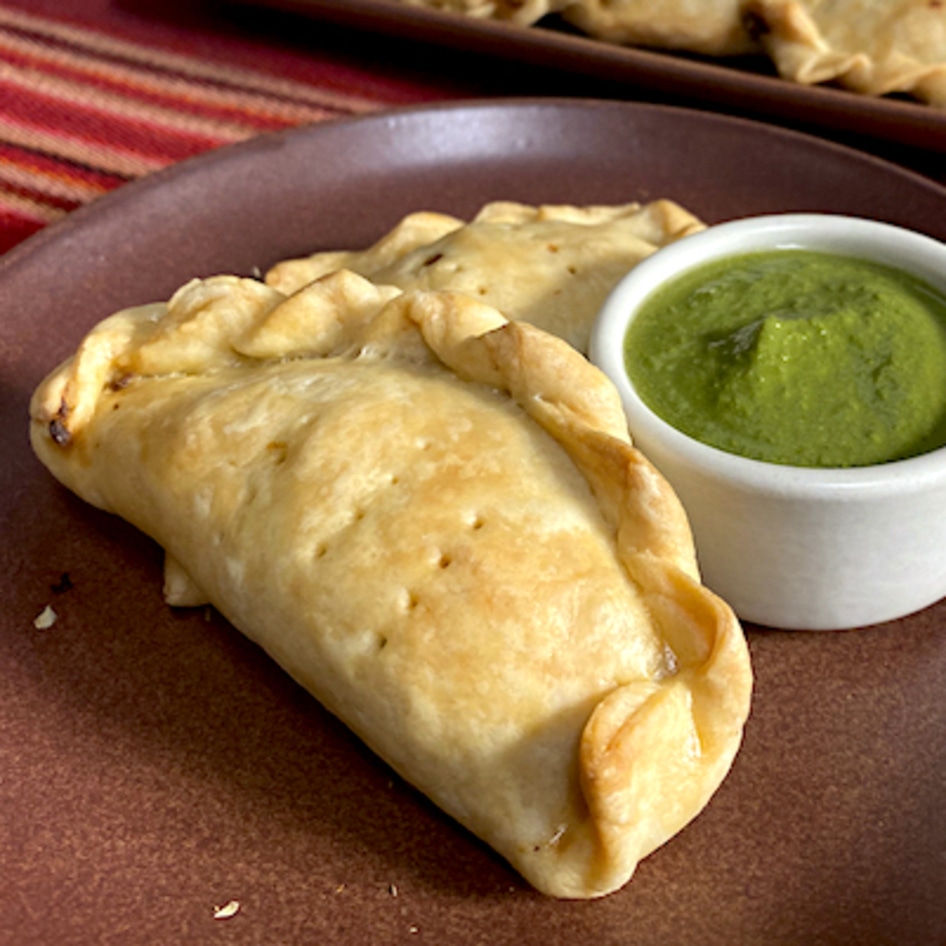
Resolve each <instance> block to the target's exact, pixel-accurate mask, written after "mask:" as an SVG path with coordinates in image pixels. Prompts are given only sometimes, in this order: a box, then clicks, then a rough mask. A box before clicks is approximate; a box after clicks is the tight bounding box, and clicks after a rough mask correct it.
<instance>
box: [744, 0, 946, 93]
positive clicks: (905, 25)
mask: <svg viewBox="0 0 946 946" xmlns="http://www.w3.org/2000/svg"><path fill="white" fill-rule="evenodd" d="M748 12H750V13H751V14H752V15H753V16H755V17H756V18H757V20H758V21H759V22H760V23H761V24H762V25H763V27H764V31H763V33H762V41H763V44H764V46H765V48H766V49H767V51H768V52H769V54H770V55H771V56H772V59H773V61H774V62H775V65H776V67H777V68H778V71H779V74H780V75H782V76H783V77H784V78H786V79H791V80H792V81H794V82H800V83H802V84H804V85H814V84H817V83H822V82H837V83H838V84H839V85H842V86H845V87H846V88H848V89H851V90H852V91H854V92H862V93H864V94H866V95H887V94H889V93H893V92H902V93H906V94H909V95H912V96H914V97H915V98H917V99H920V100H921V101H923V102H926V103H928V104H930V105H934V106H937V107H940V108H946V4H944V3H942V2H941V0H750V2H749V6H748Z"/></svg>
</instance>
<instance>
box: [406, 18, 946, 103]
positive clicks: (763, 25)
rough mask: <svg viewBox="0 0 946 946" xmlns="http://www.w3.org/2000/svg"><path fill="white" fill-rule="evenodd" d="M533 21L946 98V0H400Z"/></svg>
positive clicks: (803, 78) (880, 90)
mask: <svg viewBox="0 0 946 946" xmlns="http://www.w3.org/2000/svg"><path fill="white" fill-rule="evenodd" d="M400 2H401V3H404V4H406V5H408V6H420V7H431V8H434V9H438V10H441V11H443V12H451V13H456V14H461V15H465V16H469V17H474V18H478V19H495V20H503V21H507V22H509V23H513V24H516V25H519V26H524V27H528V26H533V25H536V24H538V23H539V21H540V20H541V19H542V18H543V17H544V16H547V15H549V14H553V15H556V16H558V17H560V18H561V20H563V21H564V22H565V23H568V24H570V25H571V26H574V27H575V28H577V29H579V30H581V31H582V32H583V33H585V34H586V35H588V36H590V37H592V38H593V39H599V40H602V41H603V42H609V43H617V44H621V45H625V46H640V47H649V48H652V49H662V50H670V51H677V52H685V53H696V54H698V55H703V56H711V57H733V56H742V55H749V54H754V55H758V54H767V55H768V57H769V58H770V59H771V60H772V63H773V65H774V66H775V69H776V70H777V71H778V74H779V75H780V76H781V77H782V78H783V79H785V80H786V81H789V82H796V83H800V84H802V85H818V84H822V83H835V84H837V85H839V86H842V87H844V88H847V89H849V90H851V91H853V92H859V93H861V94H864V95H873V96H881V95H888V94H891V93H903V94H905V95H909V96H911V97H913V98H915V99H917V100H919V101H920V102H924V103H927V104H929V105H933V106H934V107H940V108H942V107H946V5H944V4H943V3H942V2H941V0H526V2H525V3H522V4H517V3H514V2H511V0H400Z"/></svg>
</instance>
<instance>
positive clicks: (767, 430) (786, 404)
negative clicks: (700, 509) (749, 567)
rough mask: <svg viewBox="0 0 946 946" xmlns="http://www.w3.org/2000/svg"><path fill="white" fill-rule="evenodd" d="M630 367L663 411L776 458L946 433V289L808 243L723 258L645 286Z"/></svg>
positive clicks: (893, 452)
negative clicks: (653, 287)
mask: <svg viewBox="0 0 946 946" xmlns="http://www.w3.org/2000/svg"><path fill="white" fill-rule="evenodd" d="M625 363H626V366H627V371H628V375H629V377H630V378H631V381H632V382H633V384H634V386H635V387H636V389H637V391H638V393H639V394H640V396H641V398H642V399H643V400H644V402H645V403H646V404H647V405H648V406H649V407H650V408H651V410H653V411H654V412H655V413H657V414H658V415H660V416H661V417H662V418H663V419H664V420H666V421H667V422H668V423H670V424H672V425H673V426H674V427H677V428H678V429H680V430H682V431H683V432H684V433H687V434H689V435H690V436H691V437H694V438H695V439H697V440H701V441H703V442H704V443H708V444H711V445H712V446H714V447H718V448H720V449H722V450H726V451H728V452H730V453H737V454H740V455H742V456H745V457H751V458H753V459H757V460H766V461H769V462H771V463H783V464H791V465H795V466H808V467H852V466H867V465H869V464H874V463H885V462H889V461H892V460H898V459H904V458H906V457H911V456H916V455H917V454H921V453H925V452H927V451H929V450H933V449H935V448H937V447H940V446H943V445H944V444H946V296H944V295H943V294H942V293H939V292H937V291H936V290H935V289H934V288H933V287H931V286H929V285H927V284H926V283H924V282H923V281H921V280H919V279H916V278H914V277H913V276H911V275H909V274H907V273H904V272H901V271H899V270H896V269H893V268H890V267H887V266H883V265H880V264H877V263H872V262H868V261H866V260H861V259H854V258H849V257H842V256H835V255H833V254H828V253H821V252H813V251H807V250H773V251H768V252H760V253H751V254H747V255H744V256H738V257H733V258H729V259H725V260H719V261H716V262H713V263H710V264H707V265H706V266H703V267H699V268H697V269H696V270H694V271H691V272H689V273H686V274H684V275H683V276H681V277H680V278H679V279H677V280H675V281H674V282H672V283H670V284H669V285H667V286H665V287H664V288H663V289H661V290H660V291H658V292H657V293H655V294H654V295H653V296H651V298H650V299H648V300H647V302H646V303H645V304H644V306H643V308H642V309H641V311H640V312H639V313H638V315H637V316H636V317H635V318H634V320H633V322H632V323H631V325H630V328H629V329H628V332H627V336H626V339H625Z"/></svg>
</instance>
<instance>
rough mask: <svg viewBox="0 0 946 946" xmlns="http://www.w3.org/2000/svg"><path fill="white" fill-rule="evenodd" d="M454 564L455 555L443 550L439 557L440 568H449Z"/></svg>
mask: <svg viewBox="0 0 946 946" xmlns="http://www.w3.org/2000/svg"><path fill="white" fill-rule="evenodd" d="M452 564H453V556H452V555H451V554H450V553H449V552H441V553H440V558H438V559H437V567H438V568H449V567H450V566H451V565H452Z"/></svg>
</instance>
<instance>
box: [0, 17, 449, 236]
mask: <svg viewBox="0 0 946 946" xmlns="http://www.w3.org/2000/svg"><path fill="white" fill-rule="evenodd" d="M43 6H44V5H43V4H40V7H43ZM50 6H53V5H51V4H45V7H46V8H47V12H33V7H34V4H30V9H26V7H25V6H20V5H15V4H11V3H5V2H3V3H0V252H3V251H5V250H7V249H9V248H10V247H11V246H13V245H15V244H16V243H18V242H20V241H21V240H22V239H24V238H25V237H27V236H29V235H30V234H32V233H34V232H36V231H37V230H39V229H41V228H42V227H44V226H46V225H47V224H49V223H52V222H53V221H55V220H57V219H59V218H60V217H62V216H63V215H64V214H66V213H68V212H69V211H70V210H72V209H74V208H76V207H78V206H80V205H82V204H85V203H87V202H88V201H90V200H93V199H95V198H96V197H98V196H99V195H101V194H104V193H105V192H107V191H110V190H112V189H114V188H116V187H118V186H120V185H121V184H123V183H125V182H126V181H129V180H132V179H134V178H138V177H141V176H142V175H145V174H149V173H151V172H152V171H155V170H158V169H159V168H162V167H165V166H166V165H168V164H171V163H174V162H176V161H180V160H182V159H184V158H188V157H191V156H193V155H196V154H199V153H201V152H203V151H206V150H208V149H210V148H215V147H219V146H221V145H226V144H230V143H232V142H236V141H241V140H243V139H246V138H249V137H252V136H254V135H258V134H262V133H266V132H271V131H276V130H279V129H283V128H287V127H292V126H297V125H302V124H306V123H311V122H318V121H323V120H325V119H329V118H335V117H338V116H342V115H352V114H359V113H364V112H369V111H372V110H375V109H379V108H383V107H386V106H390V105H398V104H406V103H410V102H416V101H423V100H429V99H434V98H438V97H445V96H449V95H450V94H451V90H449V89H447V90H446V91H445V92H441V90H440V89H439V88H438V87H437V86H435V85H433V84H429V85H425V84H424V83H423V82H420V81H417V80H416V78H414V77H411V78H405V77H401V76H397V75H395V76H393V77H392V76H390V75H387V74H385V73H384V72H383V70H380V69H377V68H374V67H372V65H371V64H368V63H366V64H364V65H362V64H360V63H352V62H351V61H348V60H345V59H344V58H335V57H332V56H327V55H324V54H323V55H322V56H321V57H320V55H319V53H318V51H315V52H313V53H312V54H311V55H302V53H300V51H299V50H297V49H287V48H282V47H280V46H278V45H274V44H273V42H272V38H271V37H266V38H261V39H258V40H257V39H254V38H253V37H247V36H245V35H240V34H239V33H238V32H235V31H233V30H232V29H228V30H223V31H221V32H220V33H213V32H208V30H207V28H206V26H202V27H201V28H193V27H190V26H186V25H185V26H180V25H175V24H174V23H173V22H171V23H167V22H162V23H159V24H158V25H157V26H156V28H155V29H153V30H151V29H150V28H149V27H148V21H143V20H141V19H137V20H135V19H130V18H129V16H128V14H127V13H121V12H118V13H115V12H110V11H109V5H108V4H102V3H96V2H91V0H90V2H86V3H81V2H78V0H72V2H71V3H69V2H67V3H65V4H60V7H65V8H67V14H68V15H61V14H59V13H57V14H56V15H53V14H51V13H50V12H48V8H49V7H50ZM78 14H82V15H78ZM129 23H131V25H132V26H133V27H134V29H132V28H129Z"/></svg>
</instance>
